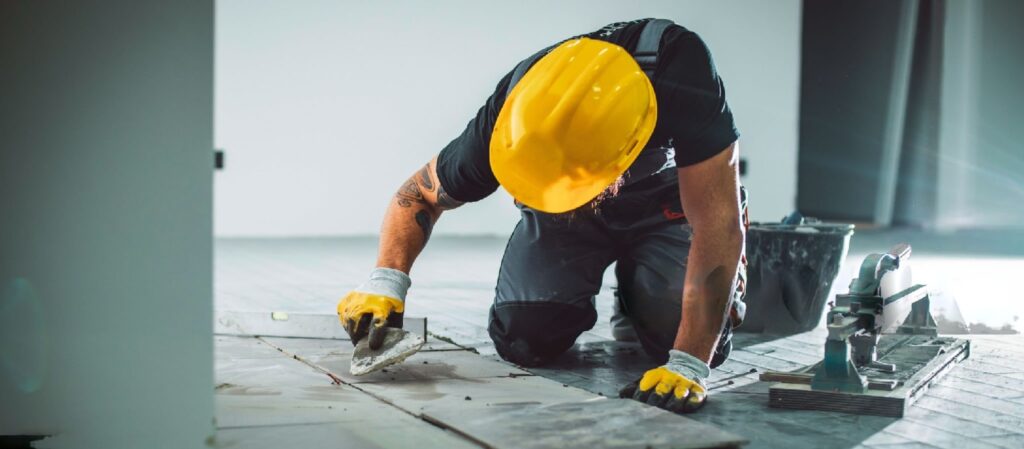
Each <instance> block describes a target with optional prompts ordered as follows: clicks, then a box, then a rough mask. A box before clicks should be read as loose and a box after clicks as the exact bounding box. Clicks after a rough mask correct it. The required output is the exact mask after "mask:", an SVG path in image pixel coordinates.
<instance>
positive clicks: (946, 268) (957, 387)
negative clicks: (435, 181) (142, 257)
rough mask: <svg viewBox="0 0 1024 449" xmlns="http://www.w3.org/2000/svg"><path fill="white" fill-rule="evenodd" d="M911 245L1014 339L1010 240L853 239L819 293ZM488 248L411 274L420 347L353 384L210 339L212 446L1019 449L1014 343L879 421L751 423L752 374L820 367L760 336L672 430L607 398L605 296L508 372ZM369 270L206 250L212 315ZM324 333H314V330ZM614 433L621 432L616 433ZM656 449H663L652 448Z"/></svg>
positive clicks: (255, 242)
mask: <svg viewBox="0 0 1024 449" xmlns="http://www.w3.org/2000/svg"><path fill="white" fill-rule="evenodd" d="M897 241H910V242H912V243H913V244H914V247H915V253H914V256H913V258H912V259H913V261H914V267H915V277H916V280H917V281H919V282H928V283H929V284H930V286H931V287H932V288H933V290H934V291H936V292H938V296H945V297H947V299H948V298H949V297H956V298H957V299H958V300H959V303H960V309H961V312H962V313H963V315H964V316H965V318H966V320H967V321H968V322H972V323H978V324H979V325H976V326H975V329H985V330H989V331H992V330H1000V329H1003V330H1005V329H1009V330H1019V329H1020V322H1019V318H1018V317H1020V316H1021V315H1022V314H1021V305H1022V304H1024V302H1021V301H1019V299H1021V298H1020V295H1019V294H1017V293H1016V292H1013V291H1010V292H1008V291H1006V290H1008V289H1006V288H1005V287H1004V286H1005V285H1006V284H1007V283H1008V280H1012V279H1014V277H1015V276H1017V275H1019V274H1018V273H1021V272H1024V271H1022V268H1024V250H1022V248H1015V247H1014V246H1013V245H1008V244H1007V242H1019V241H1024V239H1021V236H1020V235H1017V234H1010V235H1007V234H1005V233H975V234H951V235H933V234H923V233H917V232H910V231H886V232H877V231H876V232H858V233H857V234H856V235H855V236H854V238H853V241H852V245H851V255H850V257H849V258H848V260H847V263H846V264H845V265H844V268H843V269H842V271H841V274H840V276H839V278H838V279H837V281H836V283H835V286H836V287H837V288H839V289H845V286H846V285H847V284H848V282H849V278H850V274H851V273H852V271H853V270H854V269H855V268H856V266H857V265H859V263H860V260H862V259H863V256H864V255H865V254H866V253H867V252H871V251H880V250H884V249H886V248H888V247H889V246H890V245H891V244H892V243H896V242H897ZM504 246H505V239H504V238H450V237H447V238H446V237H436V238H435V239H434V240H433V241H432V242H431V244H430V245H429V247H428V248H427V250H426V251H425V252H424V254H423V255H422V256H421V258H420V261H419V262H418V263H417V266H416V267H415V268H414V270H413V273H412V277H413V287H412V289H411V290H410V296H409V299H408V302H407V309H408V310H407V312H406V313H407V316H417V317H422V316H425V317H428V318H429V323H430V326H429V328H430V331H431V333H432V334H433V336H435V337H443V338H444V339H445V340H449V341H450V342H445V341H441V339H439V338H432V339H431V343H430V345H429V346H428V349H427V350H425V351H424V352H423V353H421V354H417V355H415V356H413V357H412V358H410V359H409V360H408V361H407V362H406V363H405V364H403V365H400V366H398V367H395V368H393V369H390V370H389V372H388V373H378V374H376V375H372V376H368V377H367V378H365V379H364V378H351V377H350V376H347V368H348V365H347V363H348V359H347V357H349V356H350V353H351V344H350V343H349V342H347V341H340V340H337V339H330V338H339V337H342V335H341V334H337V332H336V330H335V333H334V334H333V335H326V334H325V335H324V336H325V337H329V338H320V339H311V338H269V337H262V338H254V337H239V336H227V335H220V336H218V337H217V341H216V354H217V364H216V366H217V372H216V378H217V390H216V398H217V418H218V427H219V429H220V430H219V432H218V437H217V442H218V446H219V447H278V446H281V445H288V446H295V447H405V446H411V445H413V444H415V445H417V446H424V445H425V446H436V447H495V448H503V447H524V446H525V447H551V446H561V447H566V446H568V447H594V446H614V447H646V446H650V447H710V446H715V445H717V446H722V445H725V446H729V445H735V444H739V443H741V442H743V441H744V440H746V441H749V445H748V446H747V447H807V448H812V447H867V448H891V447H899V448H909V447H949V448H954V447H956V448H962V447H1006V448H1018V447H1024V337H1022V336H1021V335H1019V334H1016V335H971V336H970V338H971V339H972V340H973V345H974V346H973V350H972V354H971V358H970V359H969V360H968V361H967V362H965V363H964V364H962V365H961V366H959V367H957V368H956V369H955V370H954V371H953V372H951V373H950V374H949V375H948V376H946V378H944V379H943V380H942V381H940V382H939V383H938V384H937V385H936V386H934V387H933V388H931V389H930V390H929V392H928V393H926V394H925V396H924V397H923V398H922V399H921V400H920V401H919V402H918V403H917V405H916V406H915V407H914V409H913V410H912V411H911V412H910V414H909V415H908V416H906V417H905V418H903V419H899V420H897V419H892V418H882V417H871V416H856V415H844V414H838V413H822V412H804V411H784V410H777V409H770V408H768V407H767V405H766V404H767V384H765V383H763V382H758V381H757V380H756V378H757V372H759V371H763V370H767V369H771V370H788V369H795V368H798V367H800V366H803V365H807V364H811V363H813V362H815V361H816V360H818V359H819V358H820V357H821V347H822V342H823V340H824V334H823V332H822V331H823V330H822V329H820V327H819V329H817V330H815V331H812V332H808V333H805V334H799V335H794V336H789V337H785V338H777V337H771V336H762V335H750V334H746V335H743V334H741V335H738V336H737V341H736V342H737V347H738V350H736V351H734V354H733V356H732V357H731V358H730V360H729V362H727V363H726V364H725V365H723V366H722V367H720V368H719V369H716V370H714V372H713V376H712V379H711V384H710V386H711V388H712V390H713V395H712V397H711V400H710V401H709V403H708V405H707V406H706V407H705V408H704V409H703V410H701V412H699V413H697V414H693V415H688V416H687V417H679V416H675V415H669V414H666V413H660V411H658V410H657V409H653V408H651V407H647V406H644V405H641V404H639V403H634V402H631V401H625V400H621V401H620V400H612V399H605V398H608V397H611V396H614V394H615V392H616V391H617V390H618V388H619V387H621V385H622V384H624V383H626V382H628V381H631V380H633V379H635V378H636V377H638V376H639V375H640V374H641V373H642V372H643V371H644V370H646V369H648V368H650V367H651V362H650V361H649V360H648V359H647V358H646V356H644V355H642V351H639V350H638V348H636V347H635V346H633V345H630V344H623V343H617V342H614V341H612V339H611V335H610V330H609V328H608V323H607V319H608V317H609V316H610V313H611V294H610V288H609V287H610V286H611V285H613V284H614V280H613V279H612V278H611V277H610V271H609V275H606V282H605V287H604V288H603V289H602V292H601V294H600V295H599V296H598V298H597V306H598V311H599V315H600V318H599V320H598V324H597V326H595V328H594V329H592V330H591V331H588V332H587V333H585V334H584V335H583V336H582V337H581V338H580V340H579V342H578V343H579V344H578V345H577V347H576V348H575V349H574V350H573V351H571V352H570V353H569V354H567V355H566V356H564V357H562V358H561V359H559V360H558V361H557V362H556V363H555V364H554V365H553V366H549V367H545V368H543V369H532V370H524V369H521V368H518V367H515V366H512V365H509V364H507V363H505V362H503V361H501V360H500V359H498V358H497V357H496V356H495V355H494V351H493V347H492V346H491V344H490V341H489V338H488V337H487V334H486V330H485V326H486V322H487V309H488V307H489V305H490V301H491V298H492V297H493V289H494V281H495V277H496V274H497V268H498V264H499V262H500V259H501V254H502V251H503V249H504ZM375 258H376V241H375V240H374V239H371V238H336V239H221V240H218V241H217V247H216V309H217V311H218V315H219V316H224V314H226V313H233V312H256V315H260V314H262V316H267V317H269V312H273V311H285V312H290V313H293V314H295V313H308V314H321V315H325V317H323V318H324V319H325V320H328V321H329V320H331V319H333V317H331V316H330V315H332V314H334V310H335V309H334V308H335V304H336V302H337V300H338V299H339V298H340V297H341V296H342V295H343V294H344V293H346V292H347V291H348V290H349V289H351V288H353V287H355V286H356V285H357V284H359V283H360V282H362V281H363V280H364V279H365V277H366V275H367V273H368V271H369V270H370V268H371V267H372V265H373V263H374V260H375ZM330 326H331V324H329V322H325V323H324V325H323V327H324V328H330ZM624 429H628V431H627V430H624ZM666 435H667V436H666Z"/></svg>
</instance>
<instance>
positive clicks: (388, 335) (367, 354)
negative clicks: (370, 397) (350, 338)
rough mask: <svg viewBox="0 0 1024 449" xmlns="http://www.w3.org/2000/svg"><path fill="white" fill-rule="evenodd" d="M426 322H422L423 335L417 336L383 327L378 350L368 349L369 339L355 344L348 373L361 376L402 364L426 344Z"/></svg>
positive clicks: (405, 331) (402, 330)
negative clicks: (382, 338) (382, 335)
mask: <svg viewBox="0 0 1024 449" xmlns="http://www.w3.org/2000/svg"><path fill="white" fill-rule="evenodd" d="M426 324H427V323H426V320H424V322H423V335H417V334H414V333H412V332H409V331H407V330H404V329H399V328H395V327H385V328H382V329H381V331H382V332H384V342H383V343H382V344H381V345H380V348H378V349H370V339H369V338H364V339H362V340H360V341H359V343H358V344H356V349H355V352H353V353H352V365H351V366H350V367H349V372H350V373H352V375H353V376H362V375H364V374H369V373H372V372H374V371H377V370H379V369H382V368H386V367H388V366H391V365H394V364H396V363H401V362H403V361H404V360H405V359H406V358H408V357H409V356H411V355H413V354H415V353H416V352H418V351H419V350H420V348H422V347H423V345H424V344H425V343H426V338H425V336H426V329H427V326H426Z"/></svg>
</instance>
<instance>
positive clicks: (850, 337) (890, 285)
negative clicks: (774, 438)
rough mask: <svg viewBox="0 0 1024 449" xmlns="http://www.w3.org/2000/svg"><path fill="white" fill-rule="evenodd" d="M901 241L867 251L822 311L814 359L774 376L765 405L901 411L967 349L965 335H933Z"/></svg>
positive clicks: (923, 293) (769, 376) (924, 293)
mask: <svg viewBox="0 0 1024 449" xmlns="http://www.w3.org/2000/svg"><path fill="white" fill-rule="evenodd" d="M910 254H911V248H910V245H909V244H906V243H901V244H899V245H896V246H895V247H893V248H892V249H891V250H889V252H887V253H883V254H871V255H869V256H867V258H865V259H864V262H863V263H862V264H861V266H860V272H859V274H858V277H857V278H856V279H854V280H853V281H852V282H851V283H850V291H849V293H847V294H839V295H836V301H835V303H834V304H833V305H832V309H831V310H830V311H829V313H828V316H827V325H828V338H827V339H826V340H825V357H824V359H823V360H822V361H821V362H818V363H817V364H815V365H812V366H810V367H807V368H805V369H802V370H798V371H796V372H791V373H780V372H771V371H769V372H765V373H763V374H762V375H761V380H765V381H779V382H780V383H778V384H775V385H773V386H772V387H771V388H770V390H769V405H770V406H772V407H779V408H794V409H809V410H829V411H840V412H849V413H858V414H872V415H883V416H896V417H902V416H903V413H904V412H905V411H906V410H907V408H908V407H909V406H910V405H911V404H912V403H913V402H914V401H915V400H916V399H917V398H918V397H920V395H921V394H923V393H924V391H926V390H927V388H928V386H929V385H931V383H932V382H934V381H935V380H937V379H938V378H939V377H940V376H941V375H943V374H945V373H946V372H947V371H949V369H950V368H952V367H953V365H955V364H956V363H957V362H959V361H961V360H964V359H966V358H967V356H968V355H969V353H970V342H969V341H967V340H962V339H956V338H949V337H939V336H938V332H937V331H936V326H935V320H934V319H933V318H932V316H931V313H930V310H929V305H930V300H929V298H928V288H927V286H925V285H922V284H913V282H912V279H911V271H910V263H909V258H910Z"/></svg>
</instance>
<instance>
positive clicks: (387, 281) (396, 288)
mask: <svg viewBox="0 0 1024 449" xmlns="http://www.w3.org/2000/svg"><path fill="white" fill-rule="evenodd" d="M410 285H412V279H409V275H407V274H405V273H403V272H401V271H399V270H396V269H393V268H374V269H373V271H372V272H370V279H369V280H368V281H366V282H365V283H364V284H363V285H360V286H359V287H358V288H356V289H355V291H356V292H359V293H371V294H374V295H381V296H387V297H390V298H395V299H397V300H399V301H402V302H403V303H404V302H405V295H406V294H407V293H408V292H409V286H410Z"/></svg>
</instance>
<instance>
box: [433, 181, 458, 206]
mask: <svg viewBox="0 0 1024 449" xmlns="http://www.w3.org/2000/svg"><path fill="white" fill-rule="evenodd" d="M440 184H441V183H438V186H437V207H438V208H440V209H441V210H452V209H455V208H456V207H459V206H461V205H463V204H465V203H463V202H462V201H457V200H455V199H454V198H452V197H450V196H448V192H445V191H444V187H442V186H441V185H440Z"/></svg>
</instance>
